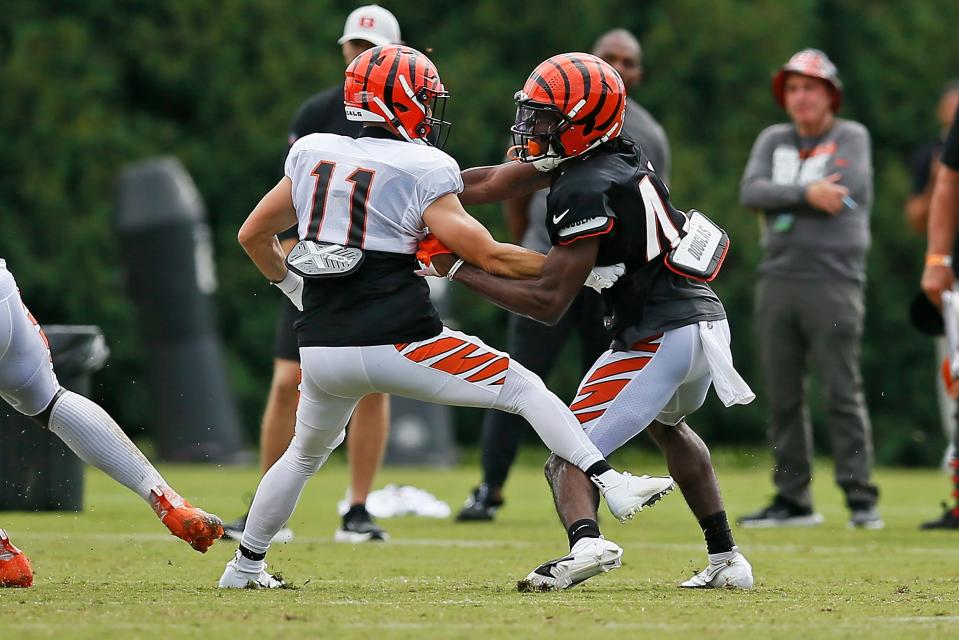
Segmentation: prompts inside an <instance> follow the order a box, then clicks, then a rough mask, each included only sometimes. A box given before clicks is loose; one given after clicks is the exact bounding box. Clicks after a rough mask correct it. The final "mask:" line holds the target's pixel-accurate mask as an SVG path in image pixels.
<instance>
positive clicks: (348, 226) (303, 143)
mask: <svg viewBox="0 0 959 640" xmlns="http://www.w3.org/2000/svg"><path fill="white" fill-rule="evenodd" d="M285 173H286V175H287V177H289V178H290V179H291V180H292V181H293V205H294V207H295V208H296V218H297V222H298V224H297V231H298V233H299V237H300V240H318V241H321V242H332V243H336V244H343V245H348V246H351V247H359V248H361V249H367V250H372V251H389V252H391V253H408V254H412V253H415V252H416V245H417V242H418V241H419V240H420V239H421V238H422V237H423V235H424V233H425V231H424V227H425V225H424V223H423V212H424V211H425V210H426V208H427V207H429V206H430V204H432V203H433V201H434V200H436V199H438V198H440V197H441V196H444V195H446V194H448V193H460V192H461V191H462V190H463V179H462V178H461V177H460V169H459V165H457V163H456V161H455V160H454V159H453V158H451V157H450V156H449V155H447V154H446V153H444V152H443V151H441V150H439V149H437V148H436V147H431V146H428V145H424V144H416V143H411V142H403V141H401V140H394V139H385V138H379V137H362V138H358V139H353V138H350V137H347V136H338V135H334V134H330V133H314V134H311V135H308V136H304V137H302V138H300V139H299V140H297V141H296V143H295V144H294V145H293V146H292V147H291V148H290V153H289V155H288V156H287V159H286V167H285Z"/></svg>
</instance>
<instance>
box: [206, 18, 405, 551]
mask: <svg viewBox="0 0 959 640" xmlns="http://www.w3.org/2000/svg"><path fill="white" fill-rule="evenodd" d="M400 42H401V40H400V26H399V24H398V23H397V21H396V18H395V17H394V16H393V14H392V13H390V12H389V11H387V10H386V9H384V8H383V7H380V6H378V5H367V6H363V7H360V8H358V9H356V10H355V11H353V12H352V13H351V14H350V15H349V17H348V18H347V19H346V25H345V26H344V28H343V36H342V37H341V38H340V39H339V40H338V41H337V43H338V44H339V45H340V46H341V48H342V52H343V60H344V61H345V63H346V64H349V63H350V62H352V61H353V59H354V58H356V56H358V55H359V54H361V53H362V52H364V51H366V50H367V49H370V48H372V47H374V46H379V45H384V44H399V43H400ZM361 129H362V125H361V123H357V122H350V121H349V120H347V119H346V112H345V111H344V108H343V83H342V82H339V83H337V84H336V85H335V86H332V87H330V88H329V89H326V90H325V91H321V92H320V93H317V94H315V95H313V96H311V97H310V98H309V99H307V100H306V102H304V103H303V104H302V105H301V106H300V108H299V109H298V110H297V112H296V115H295V116H294V118H293V123H292V124H291V125H290V132H289V136H288V137H287V148H289V147H291V146H292V145H293V143H294V142H296V141H297V140H298V139H299V138H302V137H303V136H305V135H309V134H311V133H335V134H338V135H344V136H350V137H352V138H356V137H358V136H359V134H360V131H361ZM278 237H279V239H280V243H281V245H282V246H283V249H284V251H286V252H287V253H289V251H290V249H292V248H293V246H294V245H295V244H296V242H297V233H296V227H292V228H290V229H288V230H287V231H285V232H284V233H282V234H280V235H279V236H278ZM281 305H282V306H281V309H280V316H279V319H278V322H277V329H276V338H275V342H274V360H273V379H272V381H271V383H270V393H269V396H268V398H267V404H266V409H264V412H263V420H262V422H261V424H260V474H261V475H262V474H264V473H266V472H267V471H269V469H270V467H272V466H273V464H274V463H275V462H276V461H277V460H278V459H279V458H280V456H282V455H283V452H284V451H286V449H287V447H288V446H289V444H290V440H291V439H292V438H293V427H294V424H295V423H296V404H297V397H298V392H297V389H298V387H299V383H300V352H299V345H298V344H297V337H296V331H295V330H294V328H293V323H294V322H295V321H296V319H297V316H298V314H299V312H298V311H297V310H296V307H294V306H293V304H292V303H291V302H290V301H289V300H287V299H285V298H284V300H283V302H282V303H281ZM389 418H390V416H389V396H388V395H386V394H382V393H371V394H370V395H368V396H366V397H365V398H363V399H362V400H360V402H359V404H357V406H356V410H355V411H354V413H353V418H352V420H351V421H350V427H349V429H348V430H347V440H346V444H347V456H348V458H349V464H350V473H351V479H350V492H349V497H350V507H349V511H347V513H346V514H345V515H344V516H343V522H342V525H341V526H340V528H339V529H337V531H336V535H335V537H336V540H337V541H339V542H350V543H356V542H366V541H371V540H386V539H387V538H388V536H387V534H386V532H385V531H383V529H382V528H380V527H379V526H377V525H376V523H374V522H373V519H372V517H371V516H370V514H369V512H368V511H367V510H366V497H367V495H368V494H369V492H370V489H371V488H372V486H373V478H374V476H375V475H376V471H377V470H378V469H379V466H380V462H381V461H382V458H383V452H384V450H385V448H386V439H387V436H388V434H389ZM246 519H247V518H246V515H244V516H243V517H241V518H239V519H238V520H236V521H235V522H233V523H231V524H229V525H226V527H224V530H225V533H226V535H227V536H228V537H230V538H233V539H234V540H239V539H240V537H241V536H242V535H243V529H244V528H245V527H246ZM292 535H293V534H292V531H290V529H289V528H283V529H281V530H280V533H278V534H277V538H276V539H277V540H288V539H290V538H292Z"/></svg>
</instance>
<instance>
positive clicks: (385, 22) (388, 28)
mask: <svg viewBox="0 0 959 640" xmlns="http://www.w3.org/2000/svg"><path fill="white" fill-rule="evenodd" d="M348 40H366V41H367V42H372V43H373V44H374V45H376V46H381V45H384V44H400V42H401V41H400V23H399V22H397V21H396V16H394V15H393V14H392V13H390V12H389V11H387V10H386V9H384V8H383V7H381V6H380V5H378V4H368V5H366V6H363V7H360V8H359V9H355V10H354V11H353V13H351V14H350V16H349V17H348V18H347V19H346V24H345V25H344V26H343V37H342V38H340V39H339V40H337V41H336V44H343V43H344V42H347V41H348Z"/></svg>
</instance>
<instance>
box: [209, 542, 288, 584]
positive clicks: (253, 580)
mask: <svg viewBox="0 0 959 640" xmlns="http://www.w3.org/2000/svg"><path fill="white" fill-rule="evenodd" d="M239 560H240V552H239V551H237V552H236V555H234V556H233V559H232V560H230V561H229V562H227V563H226V568H225V569H224V570H223V575H222V576H220V583H219V584H218V585H217V586H218V587H219V588H220V589H282V588H283V587H285V586H286V583H285V582H283V580H281V579H280V578H277V577H276V576H272V575H270V574H269V573H267V572H266V563H265V562H264V563H263V567H262V568H261V569H260V571H259V573H255V572H249V571H242V570H240V567H239Z"/></svg>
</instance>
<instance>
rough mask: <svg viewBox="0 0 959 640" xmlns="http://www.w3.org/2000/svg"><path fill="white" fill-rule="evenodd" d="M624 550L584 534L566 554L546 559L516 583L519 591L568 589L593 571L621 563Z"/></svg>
mask: <svg viewBox="0 0 959 640" xmlns="http://www.w3.org/2000/svg"><path fill="white" fill-rule="evenodd" d="M622 557H623V550H622V549H621V548H620V547H619V545H617V544H616V543H615V542H612V541H610V540H606V539H605V538H583V539H582V540H580V541H579V542H577V543H576V544H575V545H573V548H572V549H570V551H569V555H566V556H563V557H562V558H557V559H556V560H550V561H549V562H545V563H543V564H541V565H539V566H538V567H536V569H534V570H533V572H532V573H530V574H529V575H528V576H526V579H525V580H521V581H520V582H519V584H518V585H516V586H517V589H519V590H520V591H558V590H560V589H569V588H570V587H574V586H576V585H578V584H579V583H580V582H583V581H584V580H589V579H590V578H592V577H593V576H595V575H598V574H600V573H606V572H607V571H612V570H613V569H618V568H620V567H621V566H623V561H622V560H621V559H620V558H622Z"/></svg>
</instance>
